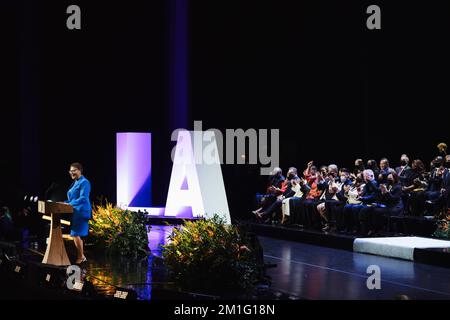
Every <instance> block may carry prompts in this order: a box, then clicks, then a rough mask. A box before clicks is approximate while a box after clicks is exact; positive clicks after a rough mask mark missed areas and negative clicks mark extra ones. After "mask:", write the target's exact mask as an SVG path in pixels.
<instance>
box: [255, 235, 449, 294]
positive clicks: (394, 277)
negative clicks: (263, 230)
mask: <svg viewBox="0 0 450 320" xmlns="http://www.w3.org/2000/svg"><path fill="white" fill-rule="evenodd" d="M259 239H260V242H261V245H262V246H263V248H264V256H265V261H266V262H268V263H276V264H277V265H278V266H277V267H276V268H272V269H268V275H270V276H271V277H272V287H273V289H275V290H280V291H283V292H286V293H290V294H293V295H297V296H300V297H303V298H306V299H346V300H347V299H358V300H359V299H368V300H372V299H387V300H390V299H396V298H397V297H398V296H399V295H407V296H409V297H410V298H411V299H450V272H449V269H447V268H442V267H437V266H432V265H426V264H421V263H417V262H412V261H406V260H400V259H393V258H387V257H381V256H374V255H369V254H363V253H356V252H351V251H346V250H340V249H332V248H325V247H319V246H315V245H309V244H303V243H298V242H291V241H286V240H278V239H273V238H268V237H259ZM370 265H377V266H379V267H380V270H381V289H379V290H377V289H374V290H369V289H368V288H367V285H366V281H367V279H368V277H369V274H367V273H366V270H367V267H368V266H370Z"/></svg>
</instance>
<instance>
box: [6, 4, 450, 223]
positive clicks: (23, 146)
mask: <svg viewBox="0 0 450 320" xmlns="http://www.w3.org/2000/svg"><path fill="white" fill-rule="evenodd" d="M176 2H177V0H171V1H133V2H119V3H114V4H112V3H111V2H109V1H95V2H93V1H70V2H69V1H59V3H49V2H48V1H31V0H21V1H5V2H2V4H1V6H2V7H1V10H0V11H1V14H2V19H1V22H0V23H1V27H2V28H1V30H2V34H4V39H5V41H4V43H5V48H4V52H3V53H2V54H3V55H5V56H4V58H3V59H2V62H1V63H2V77H3V78H4V80H5V83H6V86H4V87H3V89H4V92H2V95H1V98H0V99H1V106H2V107H1V113H2V116H1V119H2V126H1V130H2V134H1V139H2V150H3V152H2V156H1V157H0V161H1V168H2V171H3V173H2V176H3V178H2V183H1V184H0V185H1V195H2V196H1V197H3V198H5V199H6V200H10V199H12V198H13V197H14V196H18V195H20V196H22V195H23V194H25V193H29V192H35V193H42V192H43V190H45V188H46V187H47V186H48V185H49V184H50V183H51V182H52V181H62V182H63V183H69V181H68V177H67V166H68V164H69V163H70V162H72V161H80V162H82V163H83V164H84V165H85V167H86V175H87V176H89V177H90V179H91V180H92V183H93V198H95V196H99V195H104V196H106V197H107V198H108V199H111V200H112V201H114V200H115V133H116V132H118V131H151V132H153V134H154V141H153V154H154V157H153V168H154V171H153V193H154V194H153V199H154V201H155V204H157V205H163V204H164V202H165V196H166V192H167V187H168V180H169V174H170V170H171V163H170V150H171V148H172V146H173V144H172V143H171V142H170V133H171V130H172V124H173V123H174V119H176V117H177V116H176V115H175V114H174V112H173V109H171V108H170V99H169V97H170V93H171V92H172V91H171V90H170V88H171V84H170V83H171V78H170V70H171V69H170V68H171V67H173V66H172V65H171V64H172V60H171V58H170V57H171V49H170V48H171V47H170V45H171V36H170V35H171V31H170V30H171V29H170V26H171V25H173V21H174V20H173V15H171V13H170V12H171V5H172V6H173V5H174V3H176ZM188 3H189V7H188V9H187V10H188V11H187V14H188V24H187V29H188V30H187V31H188V32H187V37H188V39H187V41H188V52H187V54H188V60H187V61H188V65H187V69H188V81H187V84H186V85H187V88H188V104H187V105H188V110H187V112H186V115H187V116H186V119H184V120H185V121H186V122H187V123H188V124H189V125H190V126H192V123H193V121H194V120H202V121H203V127H204V128H219V129H223V130H224V129H225V128H243V129H248V128H256V129H258V128H279V129H280V134H281V150H280V152H281V154H280V158H281V166H282V167H283V168H286V167H288V166H291V165H295V166H298V167H300V168H303V167H304V166H305V164H306V163H307V162H308V161H309V160H311V159H314V160H315V161H316V163H318V164H324V163H326V164H328V163H329V162H335V163H337V164H338V165H341V166H343V165H344V166H351V165H352V164H353V161H354V159H355V158H357V157H362V158H364V159H368V158H374V159H377V160H379V159H380V158H381V157H383V156H386V157H388V158H390V159H392V161H393V162H394V164H396V161H398V158H399V156H400V154H401V153H407V154H408V155H410V157H411V158H421V159H423V160H424V162H425V163H429V161H430V160H431V158H432V157H433V156H434V155H435V154H436V151H437V150H436V145H437V143H439V142H441V141H445V142H447V143H449V142H450V141H448V137H449V135H448V127H447V121H448V117H447V115H448V111H447V110H448V105H449V96H448V84H449V80H448V75H449V72H450V61H449V60H450V59H449V58H448V57H450V52H449V49H448V45H447V39H448V32H449V30H450V26H449V24H450V22H449V21H450V19H449V12H450V10H449V9H450V8H449V6H450V5H449V4H448V3H444V2H443V1H437V0H436V1H431V2H430V1H427V2H425V1H422V2H411V1H376V2H372V1H370V2H369V1H356V0H355V1H317V0H314V1H292V2H283V3H280V2H279V1H245V2H244V1H199V0H195V1H192V0H191V1H188ZM70 4H78V5H79V6H80V7H81V9H82V30H79V31H69V30H67V28H66V23H65V20H66V17H67V14H65V10H66V8H67V6H68V5H70ZM370 4H377V5H379V6H380V7H381V10H382V29H381V30H374V31H370V30H368V29H367V28H366V18H367V16H368V15H367V14H366V13H365V11H366V8H367V6H368V5H370ZM7 12H9V13H7ZM223 171H224V178H225V184H226V188H227V193H228V197H229V202H230V207H231V209H232V214H233V215H235V216H238V215H241V214H244V213H247V211H248V210H249V209H250V208H251V206H252V204H251V201H252V200H253V198H252V197H253V194H254V192H255V191H256V190H257V189H258V188H259V189H260V188H261V181H263V178H262V177H260V176H259V175H258V172H259V167H258V166H253V165H240V166H239V165H233V166H232V165H226V166H223ZM1 197H0V198H1Z"/></svg>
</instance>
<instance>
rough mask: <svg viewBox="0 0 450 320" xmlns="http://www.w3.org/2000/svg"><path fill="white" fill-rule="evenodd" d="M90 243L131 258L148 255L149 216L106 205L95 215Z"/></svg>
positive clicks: (97, 210) (93, 215) (95, 208)
mask: <svg viewBox="0 0 450 320" xmlns="http://www.w3.org/2000/svg"><path fill="white" fill-rule="evenodd" d="M88 242H90V243H92V244H94V247H96V248H102V249H106V251H107V252H108V253H110V254H119V255H122V256H129V257H136V258H137V257H142V256H145V255H148V254H149V253H150V250H149V248H148V236H147V228H146V226H145V215H144V214H143V213H140V212H131V211H129V210H123V209H120V208H118V207H115V206H113V205H112V204H111V203H108V202H106V204H105V205H104V206H102V205H96V206H94V209H93V211H92V220H91V221H90V231H89V239H88Z"/></svg>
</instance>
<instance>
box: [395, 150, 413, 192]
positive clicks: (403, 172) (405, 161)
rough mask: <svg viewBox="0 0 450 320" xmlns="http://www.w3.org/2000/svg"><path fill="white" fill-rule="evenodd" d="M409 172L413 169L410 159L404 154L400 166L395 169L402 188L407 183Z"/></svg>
mask: <svg viewBox="0 0 450 320" xmlns="http://www.w3.org/2000/svg"><path fill="white" fill-rule="evenodd" d="M408 170H411V167H410V166H409V158H408V156H407V155H406V154H402V156H401V157H400V166H398V167H397V168H395V172H396V173H397V175H398V178H399V179H400V183H401V185H402V186H404V185H405V183H406V179H407V176H408Z"/></svg>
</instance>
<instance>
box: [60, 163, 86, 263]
mask: <svg viewBox="0 0 450 320" xmlns="http://www.w3.org/2000/svg"><path fill="white" fill-rule="evenodd" d="M69 174H70V177H71V178H72V180H73V181H74V182H73V183H72V186H71V187H70V189H69V191H68V192H67V198H68V200H67V201H66V203H68V204H70V205H71V206H72V207H73V215H72V222H71V231H70V235H71V236H72V237H73V241H74V243H75V247H76V248H77V261H76V264H80V263H83V262H85V261H86V257H85V256H84V251H83V240H82V239H81V237H85V236H87V235H88V231H89V219H90V218H91V211H92V208H91V202H90V200H89V193H90V192H91V184H90V183H89V181H88V180H87V179H86V178H85V177H84V176H83V175H82V174H83V166H82V165H81V164H80V163H77V162H76V163H72V164H71V165H70V170H69Z"/></svg>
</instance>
